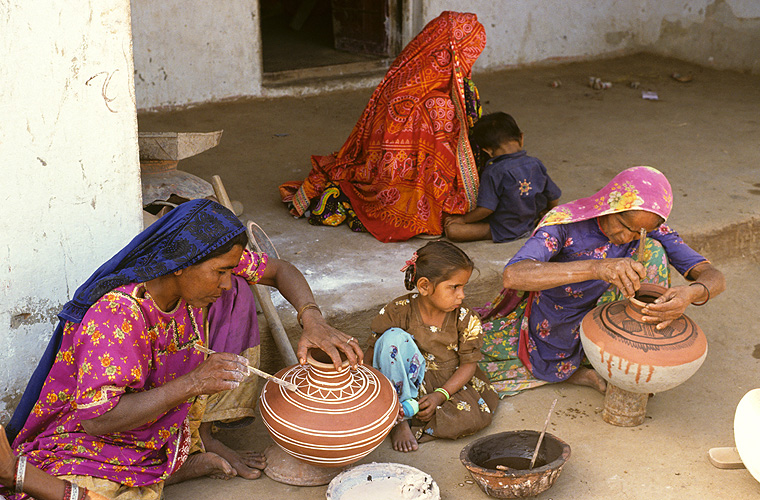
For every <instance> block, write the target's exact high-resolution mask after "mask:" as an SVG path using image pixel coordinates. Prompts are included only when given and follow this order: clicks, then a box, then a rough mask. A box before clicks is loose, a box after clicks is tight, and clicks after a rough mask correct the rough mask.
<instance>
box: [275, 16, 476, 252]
mask: <svg viewBox="0 0 760 500" xmlns="http://www.w3.org/2000/svg"><path fill="white" fill-rule="evenodd" d="M485 44H486V34H485V29H484V28H483V25H481V24H480V23H479V22H478V21H477V17H476V16H475V14H468V13H458V12H444V13H442V14H441V15H440V16H438V17H437V18H435V19H434V20H432V21H431V22H430V23H428V25H427V26H426V27H425V28H424V29H423V30H422V32H421V33H420V34H419V35H417V36H416V37H415V38H414V40H412V41H411V42H410V43H409V45H407V46H406V48H405V49H404V50H403V51H402V52H401V54H400V55H399V56H398V57H397V58H396V60H395V61H394V62H393V64H392V65H391V68H390V69H389V70H388V72H387V73H386V75H385V78H383V80H382V82H380V85H379V86H378V87H377V89H375V92H374V93H373V94H372V97H371V98H370V100H369V103H368V104H367V107H366V108H365V109H364V112H363V113H362V116H361V118H360V119H359V121H358V122H357V124H356V125H355V126H354V129H353V131H352V132H351V135H350V136H349V137H348V140H346V142H345V144H344V145H343V147H342V148H341V149H340V151H338V152H337V153H335V154H332V155H329V156H312V157H311V162H312V167H313V168H312V170H311V172H310V173H309V176H308V177H307V178H306V179H305V180H304V182H303V183H299V182H288V183H285V184H283V185H281V186H280V195H281V196H282V200H283V201H284V202H286V203H291V212H292V213H293V214H294V215H297V216H301V215H304V213H305V212H306V211H307V210H309V209H310V207H311V211H312V218H311V219H310V222H311V223H314V224H326V225H338V224H340V223H342V222H343V220H345V218H346V216H348V217H349V219H353V217H354V212H355V216H356V217H358V220H359V221H360V224H355V221H353V220H349V223H350V225H351V227H352V229H354V230H359V231H360V230H362V226H363V228H366V230H367V231H369V232H370V233H372V235H373V236H374V237H375V238H377V239H378V240H380V241H382V242H389V241H405V240H407V239H409V238H411V237H413V236H415V235H417V234H421V233H427V234H434V235H438V234H441V231H442V226H441V216H442V214H443V213H444V212H446V213H453V214H464V213H466V212H467V211H468V210H471V209H472V208H474V206H475V201H476V199H477V191H478V173H477V168H476V165H475V159H474V156H473V152H472V149H471V148H470V144H469V141H468V138H467V133H468V128H469V126H471V125H472V124H473V123H474V121H473V119H475V120H477V118H478V117H479V114H480V108H479V105H478V102H477V101H478V99H477V91H476V90H475V87H474V85H472V83H471V82H470V80H469V77H470V74H471V70H472V65H473V64H474V63H475V61H476V60H477V58H478V56H479V55H480V53H481V52H482V51H483V48H484V47H485ZM323 195H324V196H323ZM332 197H334V198H335V200H333V202H332V203H333V205H332V208H329V206H328V205H329V203H328V202H330V201H331V200H329V199H328V198H332ZM335 201H338V203H337V204H336V203H335ZM326 206H328V208H326ZM335 212H341V213H335ZM315 215H318V216H322V217H321V218H320V220H319V221H317V218H316V217H315Z"/></svg>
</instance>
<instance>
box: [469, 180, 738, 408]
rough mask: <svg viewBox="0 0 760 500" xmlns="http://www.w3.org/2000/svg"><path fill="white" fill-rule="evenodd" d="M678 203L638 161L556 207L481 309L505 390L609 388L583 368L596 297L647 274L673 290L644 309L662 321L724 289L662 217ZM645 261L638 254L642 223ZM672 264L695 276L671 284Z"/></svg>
mask: <svg viewBox="0 0 760 500" xmlns="http://www.w3.org/2000/svg"><path fill="white" fill-rule="evenodd" d="M672 206H673V193H672V190H671V187H670V183H669V182H668V180H667V179H666V178H665V176H664V175H663V174H662V173H661V172H660V171H658V170H656V169H654V168H651V167H633V168H629V169H626V170H624V171H622V172H621V173H619V174H618V175H616V176H615V177H614V178H613V179H612V181H610V183H609V184H607V185H606V186H605V187H604V188H603V189H601V190H600V191H599V192H597V193H596V194H594V195H593V196H590V197H588V198H581V199H578V200H575V201H572V202H570V203H566V204H564V205H560V206H558V207H555V208H554V209H553V210H551V211H550V212H549V213H548V214H546V216H545V217H544V218H543V219H542V220H541V222H540V223H539V224H538V227H537V228H536V230H535V231H534V232H533V234H532V236H531V237H530V238H529V239H528V240H527V241H526V242H525V244H524V245H523V247H522V248H521V249H520V250H519V251H518V252H517V253H516V254H515V256H514V257H513V258H512V259H511V260H510V261H509V262H508V263H507V266H506V267H505V268H504V275H503V283H504V290H502V292H501V293H500V294H499V296H498V297H497V298H496V299H495V300H494V301H493V302H492V303H490V304H487V305H486V306H485V307H484V308H482V309H480V310H478V312H480V313H481V316H482V318H483V331H484V344H483V348H482V350H483V353H484V359H483V361H482V362H481V363H480V366H481V368H482V369H483V370H484V371H485V372H486V373H488V375H489V376H490V378H491V381H492V383H493V384H494V386H495V387H496V388H497V390H498V391H499V392H500V394H501V395H502V396H505V395H512V394H516V393H518V392H520V391H521V390H524V389H528V388H531V387H535V386H538V385H542V384H545V383H547V382H562V381H568V382H571V383H576V384H580V385H587V386H591V387H593V388H595V389H597V390H599V391H600V392H604V390H605V387H606V383H605V381H604V380H603V379H602V378H601V377H600V376H599V375H598V374H597V373H596V372H595V371H594V370H593V369H592V368H589V367H585V366H582V362H583V357H584V354H583V347H582V345H581V341H580V335H579V328H580V323H581V320H582V319H583V317H584V316H585V315H586V313H588V312H589V311H590V310H591V309H593V308H594V307H595V306H596V305H597V304H599V303H600V302H607V301H610V300H617V299H619V298H622V297H630V296H632V295H633V294H634V293H635V292H636V290H638V289H639V287H640V285H641V283H642V282H645V281H646V282H652V283H658V284H661V285H663V286H666V287H668V290H667V291H666V292H665V293H664V294H663V295H662V297H660V298H659V299H657V300H656V301H655V303H653V304H649V305H647V307H646V308H645V309H644V313H645V315H646V316H645V317H644V320H645V321H647V322H649V323H653V324H656V325H657V328H664V327H665V326H667V325H668V324H669V323H670V322H671V321H672V320H674V319H676V318H678V317H679V316H680V315H681V314H683V312H684V310H685V309H686V307H687V306H689V305H690V304H694V305H702V304H704V303H706V302H707V301H708V300H709V299H710V298H712V297H715V296H716V295H718V294H719V293H721V292H722V291H723V290H724V289H725V279H724V277H723V274H722V273H721V272H720V271H719V270H718V269H716V268H715V267H714V266H713V265H712V264H711V263H710V262H709V261H708V260H707V259H706V258H705V257H703V256H702V255H700V254H699V253H697V252H696V251H695V250H693V249H691V248H690V247H689V246H688V245H686V244H685V243H684V241H683V240H682V239H681V237H680V236H679V235H678V233H676V232H675V231H674V230H673V229H671V228H670V227H668V226H667V225H666V224H665V221H666V220H667V218H668V215H670V210H671V208H672ZM642 230H643V231H644V232H645V233H646V239H645V246H644V254H643V258H642V259H641V261H638V260H635V259H634V254H635V253H636V251H637V247H638V243H639V242H638V240H639V238H640V236H641V231H642ZM669 265H671V266H673V267H674V268H675V269H676V270H677V271H678V272H679V273H681V274H682V275H683V276H684V277H685V278H686V279H687V280H688V281H689V283H688V284H687V285H683V286H674V287H672V288H671V287H670V275H669Z"/></svg>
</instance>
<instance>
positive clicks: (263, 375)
mask: <svg viewBox="0 0 760 500" xmlns="http://www.w3.org/2000/svg"><path fill="white" fill-rule="evenodd" d="M193 347H194V348H195V349H197V350H199V351H201V352H202V353H205V354H216V351H214V350H213V349H209V348H208V347H206V346H203V345H201V344H193ZM247 366H248V375H258V376H259V377H261V378H265V379H267V380H271V381H272V382H274V383H275V384H280V385H281V386H283V387H284V388H286V389H288V390H291V391H293V392H297V391H298V386H297V385H295V384H292V383H290V382H286V381H285V380H282V379H281V378H277V377H275V376H274V375H270V374H268V373H267V372H264V371H261V370H259V369H258V368H254V367H253V366H251V365H247Z"/></svg>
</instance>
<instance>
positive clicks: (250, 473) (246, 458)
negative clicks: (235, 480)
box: [216, 445, 267, 479]
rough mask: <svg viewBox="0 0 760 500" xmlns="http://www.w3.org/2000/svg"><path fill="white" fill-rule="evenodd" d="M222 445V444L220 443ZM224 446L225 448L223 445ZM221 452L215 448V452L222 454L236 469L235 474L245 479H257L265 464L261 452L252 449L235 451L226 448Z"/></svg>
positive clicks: (265, 460)
mask: <svg viewBox="0 0 760 500" xmlns="http://www.w3.org/2000/svg"><path fill="white" fill-rule="evenodd" d="M222 446H224V445H222ZM225 448H227V447H226V446H225ZM227 450H228V451H226V452H223V451H222V450H220V449H217V450H216V451H217V453H219V454H220V455H222V457H224V458H225V459H227V461H228V462H229V463H230V465H232V467H233V468H234V469H235V471H237V475H238V476H240V477H242V478H245V479H258V478H259V477H261V471H262V470H264V469H265V468H266V466H267V459H266V458H265V457H264V455H262V454H261V453H256V452H253V451H236V450H232V449H230V448H227Z"/></svg>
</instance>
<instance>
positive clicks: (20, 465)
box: [13, 455, 26, 493]
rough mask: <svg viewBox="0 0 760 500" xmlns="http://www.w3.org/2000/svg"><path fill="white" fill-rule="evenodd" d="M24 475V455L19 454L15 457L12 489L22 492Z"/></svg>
mask: <svg viewBox="0 0 760 500" xmlns="http://www.w3.org/2000/svg"><path fill="white" fill-rule="evenodd" d="M25 477H26V456H24V455H19V457H18V458H17V459H16V473H15V474H14V476H13V491H14V492H16V493H23V492H24V478H25Z"/></svg>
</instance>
